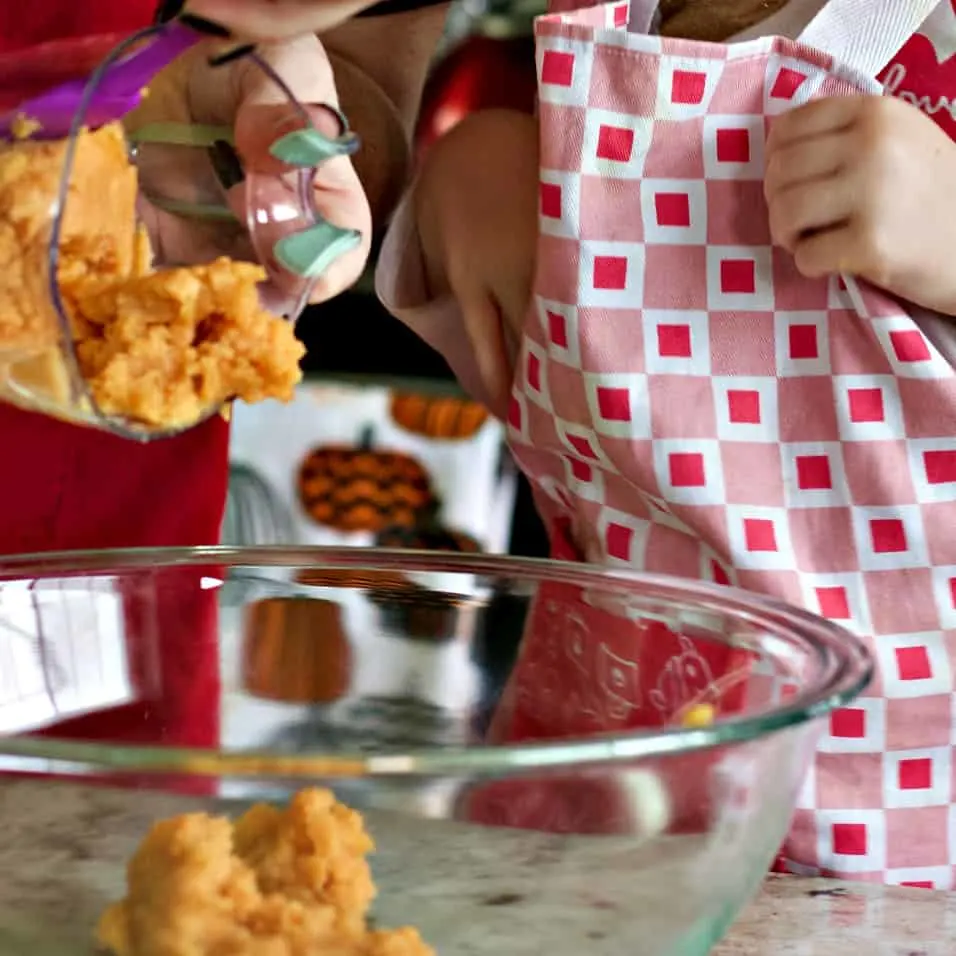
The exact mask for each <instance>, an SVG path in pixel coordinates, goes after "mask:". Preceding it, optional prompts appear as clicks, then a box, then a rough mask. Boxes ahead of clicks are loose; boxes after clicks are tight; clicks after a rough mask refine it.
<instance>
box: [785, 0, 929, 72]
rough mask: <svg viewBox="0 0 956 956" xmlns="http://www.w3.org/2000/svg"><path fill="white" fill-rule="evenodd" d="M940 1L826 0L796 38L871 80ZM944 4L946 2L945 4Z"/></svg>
mask: <svg viewBox="0 0 956 956" xmlns="http://www.w3.org/2000/svg"><path fill="white" fill-rule="evenodd" d="M939 2H940V0H830V2H829V3H827V4H826V6H824V8H823V9H822V10H821V11H820V12H819V13H818V14H817V15H816V16H815V17H814V18H813V19H812V20H811V21H810V22H809V23H808V24H807V26H806V27H805V28H804V29H803V32H802V33H801V34H800V35H799V36H798V37H797V38H796V39H797V40H798V41H799V42H800V43H805V44H806V45H807V46H812V47H816V49H818V50H823V51H824V52H825V53H829V54H830V55H831V56H832V57H833V58H834V59H835V60H836V61H837V62H838V63H840V64H842V65H844V66H849V67H851V68H853V69H855V70H856V71H858V72H859V73H863V74H864V75H865V76H871V77H875V76H877V75H878V74H879V73H880V71H881V70H882V69H883V68H884V67H885V66H886V65H887V64H888V63H889V62H890V60H892V59H893V57H894V56H896V54H897V53H899V51H900V50H901V49H902V48H903V47H904V46H905V45H906V42H907V41H908V40H909V38H910V37H911V36H912V35H913V34H914V33H915V32H916V31H917V30H918V29H919V28H920V27H921V26H922V24H923V22H924V21H925V20H926V18H927V17H928V16H929V15H930V14H931V13H932V12H933V10H935V9H936V7H937V6H938V5H939ZM947 2H948V0H947Z"/></svg>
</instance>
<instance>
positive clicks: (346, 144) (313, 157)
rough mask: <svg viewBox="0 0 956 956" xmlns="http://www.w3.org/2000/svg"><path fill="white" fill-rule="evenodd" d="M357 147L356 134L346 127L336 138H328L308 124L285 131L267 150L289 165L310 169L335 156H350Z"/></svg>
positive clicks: (357, 139)
mask: <svg viewBox="0 0 956 956" xmlns="http://www.w3.org/2000/svg"><path fill="white" fill-rule="evenodd" d="M358 148H359V138H358V136H356V135H355V133H353V132H351V131H349V130H347V129H346V131H345V132H344V133H342V135H341V136H339V137H338V138H337V139H329V137H328V136H325V135H324V134H323V133H320V132H319V131H318V130H317V129H315V127H312V126H310V127H308V128H307V129H297V130H296V131H295V132H294V133H286V134H285V136H283V137H281V138H280V139H277V140H276V141H275V142H274V143H273V144H272V146H271V147H269V152H270V153H271V154H272V155H273V156H274V157H275V158H276V159H278V160H279V161H280V162H283V163H287V164H288V165H289V166H298V167H300V168H302V169H311V168H312V167H313V166H319V165H321V164H322V163H324V162H325V161H326V160H327V159H332V158H334V157H336V156H351V155H352V153H354V152H355V151H356V150H357V149H358Z"/></svg>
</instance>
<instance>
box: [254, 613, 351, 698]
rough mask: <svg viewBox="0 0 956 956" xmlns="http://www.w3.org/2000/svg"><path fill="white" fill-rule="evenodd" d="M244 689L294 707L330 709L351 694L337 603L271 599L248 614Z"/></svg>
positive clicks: (348, 658) (348, 655) (346, 644)
mask: <svg viewBox="0 0 956 956" xmlns="http://www.w3.org/2000/svg"><path fill="white" fill-rule="evenodd" d="M243 631H244V633H243V644H242V686H243V688H244V689H245V690H246V691H247V692H248V693H250V694H252V695H254V696H256V697H261V698H265V699H267V700H278V701H283V702H284V703H289V704H329V703H332V702H333V701H336V700H339V699H340V698H341V697H344V696H345V694H346V693H348V689H349V683H350V680H351V670H352V652H351V647H350V645H349V640H348V636H347V635H346V633H345V629H344V627H343V623H342V612H341V609H340V607H339V605H338V604H336V603H335V602H334V601H324V600H319V599H314V598H304V597H282V598H266V599H264V600H261V601H257V602H256V603H254V604H252V605H251V606H250V607H249V608H248V610H247V611H246V618H245V621H244V627H243Z"/></svg>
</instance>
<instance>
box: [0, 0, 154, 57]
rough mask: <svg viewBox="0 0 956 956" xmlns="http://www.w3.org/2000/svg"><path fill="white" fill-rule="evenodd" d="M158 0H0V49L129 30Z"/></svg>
mask: <svg viewBox="0 0 956 956" xmlns="http://www.w3.org/2000/svg"><path fill="white" fill-rule="evenodd" d="M158 6H159V4H158V0H93V2H92V3H78V2H77V0H33V2H30V3H12V2H7V3H2V4H0V50H23V49H26V48H28V47H32V46H37V45H38V44H41V43H47V42H49V41H50V40H60V39H64V38H68V37H88V36H96V35H97V34H102V33H132V32H133V31H134V30H138V29H140V28H142V27H144V26H148V25H149V24H150V23H151V22H152V19H153V14H154V13H155V12H156V8H157V7H158Z"/></svg>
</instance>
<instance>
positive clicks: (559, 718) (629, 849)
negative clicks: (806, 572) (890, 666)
mask: <svg viewBox="0 0 956 956" xmlns="http://www.w3.org/2000/svg"><path fill="white" fill-rule="evenodd" d="M0 655H2V657H0V660H2V661H4V662H5V663H4V664H3V666H2V668H0V673H2V680H0V729H2V731H3V733H4V734H5V736H3V737H2V738H0V755H2V756H0V769H3V770H5V771H7V772H8V773H15V774H33V775H37V774H39V775H41V776H45V777H50V776H55V777H58V778H67V779H69V780H72V784H73V785H74V786H75V785H76V783H77V781H79V782H81V783H82V784H84V785H88V786H90V787H94V786H97V787H103V786H112V787H113V788H114V791H115V793H118V794H120V796H119V797H115V799H116V800H119V799H127V798H128V799H129V807H130V808H131V809H129V811H128V812H129V813H132V812H133V810H132V808H133V807H135V808H137V810H136V812H138V813H139V818H138V819H140V824H142V825H145V822H146V821H145V820H143V819H142V818H143V817H148V816H149V815H151V814H154V813H158V812H159V811H158V810H157V809H155V808H154V809H152V810H149V809H147V808H149V807H154V804H151V803H150V802H149V801H150V800H154V799H156V797H155V796H151V795H149V794H147V793H146V792H145V791H146V790H157V789H161V790H164V791H166V792H167V793H168V794H171V796H165V797H163V798H162V799H163V800H165V801H166V802H164V803H163V804H162V806H163V808H164V811H163V812H179V810H185V809H188V808H189V807H192V806H195V805H196V802H197V801H198V802H199V803H201V804H211V805H215V806H219V807H225V808H227V809H228V810H230V811H231V810H232V809H233V808H234V807H233V802H234V801H246V800H250V799H262V798H281V797H282V796H283V795H285V794H288V793H289V792H290V791H292V790H295V789H297V788H300V787H304V786H308V785H314V784H321V785H327V786H330V787H332V788H333V789H334V790H335V791H336V793H337V794H338V796H339V797H340V798H341V799H343V800H344V801H346V802H348V803H349V804H351V805H352V806H354V807H356V808H357V809H360V810H361V811H362V812H363V813H364V814H365V815H366V820H367V824H368V826H369V828H370V830H371V832H372V834H373V836H374V838H375V840H376V844H377V852H376V854H375V856H374V858H373V871H374V873H375V877H376V880H377V882H378V885H379V890H380V892H379V896H378V899H377V901H376V904H375V913H374V915H375V918H376V920H377V921H379V922H380V923H381V924H382V925H399V924H404V923H409V922H410V923H413V924H414V925H416V926H418V927H420V929H421V931H422V933H423V935H424V937H425V939H426V940H427V941H428V942H429V943H430V944H431V945H432V946H434V947H435V949H436V951H437V953H439V954H440V956H464V954H469V956H475V954H477V956H485V954H487V956H492V954H495V956H497V954H499V953H503V952H506V953H508V954H509V956H532V954H538V953H548V954H551V956H554V954H557V956H561V954H565V953H567V954H569V956H570V954H575V956H576V954H578V953H580V952H582V951H586V952H588V953H595V954H604V953H606V954H612V953H614V954H617V953H633V954H640V956H645V954H646V956H701V954H704V953H707V952H708V951H709V950H710V948H711V947H712V946H713V945H714V943H715V942H716V941H717V940H718V939H719V938H720V937H721V936H722V935H723V934H724V932H725V931H726V930H727V928H728V926H729V925H730V924H731V922H732V921H733V920H734V918H735V916H736V914H737V913H738V911H739V910H740V908H741V907H742V906H743V905H744V904H745V903H746V902H747V900H748V899H749V898H750V897H751V895H752V894H753V893H754V892H755V890H756V889H757V887H758V886H759V884H760V882H761V880H762V879H763V878H764V876H765V874H766V873H767V871H768V868H769V867H770V865H771V862H772V860H773V858H774V855H775V853H776V851H777V850H778V848H779V846H780V844H781V841H782V839H783V837H784V835H785V832H786V829H787V824H788V821H789V818H790V814H791V811H792V809H793V806H794V803H795V800H796V796H797V793H798V790H799V787H800V785H801V782H802V777H803V774H804V771H805V768H806V766H807V761H808V759H809V756H810V754H811V752H812V750H813V747H814V743H815V739H816V736H817V733H818V730H819V729H820V723H821V718H823V717H824V716H825V715H826V714H827V713H828V712H830V711H831V710H833V709H834V708H836V707H840V706H842V705H844V704H845V703H847V702H848V701H849V700H850V699H852V698H853V697H854V696H855V695H856V694H857V693H858V692H860V691H861V690H862V689H863V688H864V687H865V685H866V684H867V683H868V681H869V679H870V677H871V674H872V666H873V665H872V661H871V659H870V657H869V655H868V653H867V651H866V650H865V649H864V647H863V645H862V643H861V642H860V641H858V640H857V639H856V638H854V637H852V636H850V635H849V634H847V633H846V632H844V631H843V630H841V629H840V628H838V627H836V626H834V625H832V624H830V623H828V622H826V621H823V620H821V619H818V618H816V617H814V616H812V615H810V614H807V613H805V612H803V611H800V610H796V609H793V608H789V607H786V606H783V605H781V604H777V603H774V602H772V601H769V600H764V599H762V598H760V597H756V596H753V595H749V594H745V593H743V592H740V591H736V590H733V589H729V588H718V587H715V586H712V585H707V584H699V583H692V582H684V581H678V580H671V579H664V578H654V577H648V576H642V575H638V574H634V573H630V572H627V571H618V570H607V569H600V568H595V567H589V566H578V565H569V564H562V563H556V562H550V561H529V560H520V559H511V558H496V557H482V556H473V555H455V554H432V553H424V552H400V551H376V550H365V549H361V550H359V549H277V548H263V549H226V548H218V549H199V550H168V551H163V550H160V551H129V552H101V553H77V554H64V555H48V556H42V557H31V558H23V559H10V560H7V561H6V562H3V563H0ZM44 786H49V787H52V786H53V784H52V783H49V784H44ZM124 788H127V789H126V791H125V796H123V794H124ZM128 788H136V790H137V791H138V792H137V795H136V796H130V794H129V792H128ZM96 792H98V793H102V791H101V790H98V791H96ZM97 799H100V798H97ZM103 799H105V798H103ZM110 799H114V797H111V798H110ZM69 802H70V801H69V800H68V799H66V798H64V804H63V805H64V807H66V806H67V805H68V804H69ZM63 813H64V814H66V813H67V811H66V810H65V809H64V810H63ZM125 819H126V822H127V825H129V816H128V814H127V817H126V818H125ZM105 825H106V824H104V826H105ZM61 826H62V827H64V828H65V827H67V824H66V823H65V822H62V821H61ZM87 826H89V823H87ZM109 826H110V827H111V828H117V829H118V828H119V827H120V824H115V825H114V824H113V823H110V824H109ZM80 829H81V828H80ZM111 832H112V830H111ZM140 835H141V834H140V833H136V834H128V835H127V836H128V847H126V849H124V850H123V851H122V852H119V851H117V852H118V856H117V858H115V859H112V858H110V859H103V855H104V853H105V852H106V851H105V850H104V846H112V847H113V848H114V850H116V847H117V846H119V844H118V843H117V842H116V840H117V838H116V836H115V834H114V835H113V836H112V837H111V840H112V842H110V841H109V840H106V841H104V840H101V841H100V842H99V843H97V844H95V846H93V847H92V848H90V847H87V848H86V850H85V851H84V852H85V853H86V854H87V855H88V856H90V857H94V858H96V859H95V863H96V866H97V867H98V869H97V871H96V872H97V874H99V876H98V877H97V879H99V880H100V885H101V884H102V874H103V872H104V867H105V866H107V865H110V866H113V867H114V868H115V871H116V873H117V874H119V873H120V872H121V868H122V865H123V863H124V862H125V859H124V857H125V854H127V853H128V852H129V851H130V850H131V849H132V846H133V845H134V844H135V840H136V839H137V838H138V837H139V836H140ZM75 836H76V839H78V840H81V839H82V834H81V833H77V834H76V835H75ZM91 865H92V864H91ZM117 878H119V877H117ZM64 879H65V877H64ZM84 879H85V877H84ZM94 882H95V880H94ZM60 892H61V894H62V895H66V894H69V893H71V892H73V890H71V889H70V887H67V886H64V887H63V888H62V890H61V891H60ZM76 892H77V893H83V894H85V896H84V899H87V898H88V897H89V895H90V893H91V892H92V891H91V890H89V889H88V888H82V887H77V888H76ZM103 902H105V900H104V901H103ZM65 911H67V912H70V913H73V914H74V916H72V917H71V919H76V920H78V921H82V920H80V918H79V917H77V916H75V913H76V912H77V911H76V908H75V907H74V908H71V907H69V906H67V907H65ZM57 912H59V910H58V911H57ZM57 918H60V919H61V920H62V919H65V917H62V916H61V917H57V916H56V915H55V914H53V915H49V914H44V913H40V912H38V913H37V914H35V918H34V922H35V923H38V924H43V925H44V927H45V926H46V925H47V923H49V924H50V925H52V924H55V923H56V919H57ZM44 931H45V929H44ZM51 931H52V930H51ZM60 931H61V932H62V931H63V927H60ZM69 931H70V932H71V933H79V934H81V935H82V934H87V933H88V932H89V926H85V925H84V926H79V925H78V926H72V927H69ZM83 938H88V936H85V935H84V936H83ZM38 951H39V950H38Z"/></svg>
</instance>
